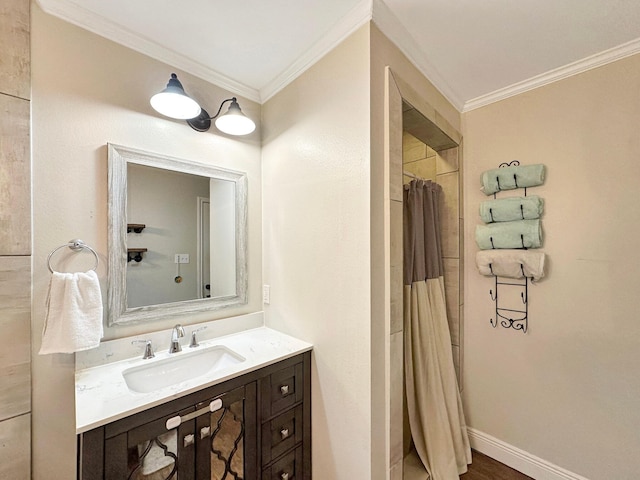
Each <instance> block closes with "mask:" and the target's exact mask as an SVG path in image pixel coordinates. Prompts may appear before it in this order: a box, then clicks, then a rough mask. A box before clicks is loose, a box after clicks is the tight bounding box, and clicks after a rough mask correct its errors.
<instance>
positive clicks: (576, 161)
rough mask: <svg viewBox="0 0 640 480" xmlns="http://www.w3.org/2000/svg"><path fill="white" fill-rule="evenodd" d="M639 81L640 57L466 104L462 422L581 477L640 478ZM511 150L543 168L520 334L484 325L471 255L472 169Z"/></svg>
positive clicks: (476, 195) (475, 183)
mask: <svg viewBox="0 0 640 480" xmlns="http://www.w3.org/2000/svg"><path fill="white" fill-rule="evenodd" d="M639 92H640V55H636V56H633V57H629V58H627V59H624V60H620V61H617V62H615V63H612V64H609V65H607V66H604V67H600V68H597V69H594V70H591V71H589V72H586V73H583V74H580V75H577V76H574V77H571V78H568V79H565V80H562V81H559V82H556V83H553V84H551V85H548V86H545V87H542V88H539V89H536V90H533V91H530V92H527V93H524V94H521V95H518V96H516V97H513V98H510V99H507V100H503V101H501V102H499V103H495V104H492V105H489V106H486V107H483V108H481V109H478V110H474V111H471V112H468V113H466V114H464V115H463V131H464V134H465V181H464V189H465V195H466V199H465V218H466V219H467V225H466V230H465V238H466V251H465V259H466V267H465V289H466V290H465V319H466V335H465V370H464V383H465V390H464V401H465V406H466V411H467V418H468V423H469V425H470V426H471V427H472V428H475V429H478V430H480V431H481V432H484V433H487V434H489V435H492V436H494V437H496V438H498V439H500V440H501V441H503V442H507V443H508V444H511V445H513V446H516V447H518V448H520V449H522V450H525V451H526V452H529V453H531V454H533V455H536V456H538V457H541V458H543V459H545V460H547V461H549V462H552V463H554V464H556V465H559V466H561V467H563V468H565V469H568V470H570V471H572V472H575V473H578V474H580V475H583V476H585V477H587V478H589V479H590V480H610V479H616V480H632V479H635V478H637V477H638V462H637V453H638V451H640V435H639V434H638V426H639V425H640V408H638V399H639V398H640V375H639V374H638V367H639V366H640V349H638V345H639V344H640V321H639V319H638V303H637V289H638V285H640V253H639V251H638V248H637V238H638V236H639V235H640V208H638V182H639V181H640V161H639V160H640V135H639V134H638V125H639V124H640V93H639ZM513 159H518V160H520V162H522V163H523V164H533V163H544V164H545V165H546V166H547V180H546V182H545V184H544V186H542V187H537V188H534V189H530V190H529V193H530V194H534V193H535V194H538V195H540V196H542V197H543V198H544V199H545V210H546V211H545V213H544V217H543V228H544V232H545V239H544V248H543V250H544V251H545V252H546V254H547V255H548V266H549V269H548V277H547V278H546V279H544V280H543V281H541V282H540V283H539V284H538V285H534V286H532V287H531V288H530V289H529V292H530V293H529V298H530V302H529V331H528V333H527V334H526V335H525V334H522V333H521V332H515V331H513V330H505V329H503V328H501V327H498V328H497V329H493V328H491V326H490V325H489V318H491V316H492V315H493V314H494V305H493V302H492V301H491V299H490V298H489V289H491V288H492V280H491V279H490V278H485V277H481V276H480V275H479V274H478V273H477V270H476V268H475V261H474V258H475V253H476V251H477V247H476V244H475V241H474V229H475V225H476V224H478V223H480V222H479V218H478V205H479V203H480V202H481V201H482V200H484V199H485V198H486V197H484V196H483V195H482V194H481V193H480V191H479V177H480V174H481V172H482V171H484V170H486V169H490V168H495V167H497V166H498V164H500V163H501V162H504V161H511V160H513ZM474 219H475V221H474Z"/></svg>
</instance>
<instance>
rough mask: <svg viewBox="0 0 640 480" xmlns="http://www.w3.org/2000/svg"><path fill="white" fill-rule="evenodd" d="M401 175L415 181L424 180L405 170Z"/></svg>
mask: <svg viewBox="0 0 640 480" xmlns="http://www.w3.org/2000/svg"><path fill="white" fill-rule="evenodd" d="M402 174H403V175H405V176H407V177H411V178H415V179H416V180H426V179H424V178H422V177H419V176H417V175H416V174H415V173H411V172H407V171H406V170H402Z"/></svg>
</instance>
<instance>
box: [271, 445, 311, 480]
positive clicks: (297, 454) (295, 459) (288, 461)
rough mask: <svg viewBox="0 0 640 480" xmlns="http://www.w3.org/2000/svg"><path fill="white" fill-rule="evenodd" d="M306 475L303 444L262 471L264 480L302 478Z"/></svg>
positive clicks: (300, 479) (296, 479) (297, 479)
mask: <svg viewBox="0 0 640 480" xmlns="http://www.w3.org/2000/svg"><path fill="white" fill-rule="evenodd" d="M304 475H305V473H304V468H303V465H302V446H299V447H298V448H296V449H295V450H292V451H291V452H289V453H287V454H286V455H285V456H284V457H282V458H281V459H280V460H278V461H277V462H275V463H274V464H273V465H271V466H270V467H268V468H265V469H264V470H263V471H262V480H302V478H303V477H304ZM309 478H311V477H310V476H309Z"/></svg>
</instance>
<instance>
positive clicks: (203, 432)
mask: <svg viewBox="0 0 640 480" xmlns="http://www.w3.org/2000/svg"><path fill="white" fill-rule="evenodd" d="M210 434H211V427H202V428H201V429H200V440H202V439H203V438H206V437H208V436H209V435H210Z"/></svg>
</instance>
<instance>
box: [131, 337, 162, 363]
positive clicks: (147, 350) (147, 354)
mask: <svg viewBox="0 0 640 480" xmlns="http://www.w3.org/2000/svg"><path fill="white" fill-rule="evenodd" d="M136 343H144V344H145V347H144V355H143V356H142V359H143V360H147V359H148V358H153V357H155V356H156V355H155V353H153V347H152V346H151V340H133V341H132V342H131V345H135V344H136Z"/></svg>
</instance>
